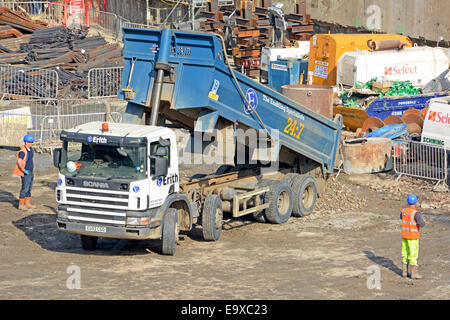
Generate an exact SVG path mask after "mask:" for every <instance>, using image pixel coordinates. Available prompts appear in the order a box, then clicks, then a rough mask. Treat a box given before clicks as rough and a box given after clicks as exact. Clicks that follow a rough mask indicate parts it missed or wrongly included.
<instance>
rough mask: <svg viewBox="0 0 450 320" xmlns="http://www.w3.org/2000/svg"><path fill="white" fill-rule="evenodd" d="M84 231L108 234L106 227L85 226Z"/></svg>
mask: <svg viewBox="0 0 450 320" xmlns="http://www.w3.org/2000/svg"><path fill="white" fill-rule="evenodd" d="M84 230H86V231H89V232H100V233H106V227H99V226H85V227H84Z"/></svg>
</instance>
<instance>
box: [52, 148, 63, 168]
mask: <svg viewBox="0 0 450 320" xmlns="http://www.w3.org/2000/svg"><path fill="white" fill-rule="evenodd" d="M60 163H61V148H56V149H55V150H53V165H54V166H55V167H57V168H58V169H59V164H60Z"/></svg>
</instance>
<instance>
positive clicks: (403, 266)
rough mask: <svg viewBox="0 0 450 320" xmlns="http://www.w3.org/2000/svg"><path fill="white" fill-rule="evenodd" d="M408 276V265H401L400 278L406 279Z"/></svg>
mask: <svg viewBox="0 0 450 320" xmlns="http://www.w3.org/2000/svg"><path fill="white" fill-rule="evenodd" d="M407 276H408V264H407V263H404V262H403V263H402V277H403V278H406V277H407Z"/></svg>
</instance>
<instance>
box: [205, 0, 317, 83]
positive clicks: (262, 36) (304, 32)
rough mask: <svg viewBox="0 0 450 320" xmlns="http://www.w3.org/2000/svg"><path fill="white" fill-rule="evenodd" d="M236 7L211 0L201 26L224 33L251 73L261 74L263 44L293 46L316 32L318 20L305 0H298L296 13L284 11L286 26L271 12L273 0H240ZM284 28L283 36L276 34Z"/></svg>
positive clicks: (240, 65) (239, 61)
mask: <svg viewBox="0 0 450 320" xmlns="http://www.w3.org/2000/svg"><path fill="white" fill-rule="evenodd" d="M236 7H237V10H235V11H230V10H228V9H226V8H223V7H222V8H221V7H219V6H218V0H209V2H207V8H206V10H204V11H202V12H201V19H200V28H201V29H202V30H205V31H212V32H216V33H218V34H220V35H222V36H223V37H224V39H225V44H226V46H227V53H228V54H229V55H232V56H233V58H234V64H235V67H236V69H238V70H240V71H242V72H243V73H245V74H246V75H248V76H250V77H258V76H259V67H260V56H261V48H262V47H284V46H291V45H293V43H294V42H295V41H297V40H309V39H310V37H311V35H312V34H313V30H314V23H313V21H312V20H311V17H310V15H309V14H306V1H305V0H296V6H295V12H294V13H290V14H283V19H284V23H283V25H282V26H280V25H279V24H278V22H275V19H274V18H273V15H272V14H271V12H270V9H271V8H272V0H253V1H251V0H240V2H239V3H238V4H237V6H236ZM280 28H281V30H282V31H281V32H283V36H282V37H276V36H275V32H276V31H277V30H280ZM284 29H285V30H284ZM280 38H281V39H282V41H280Z"/></svg>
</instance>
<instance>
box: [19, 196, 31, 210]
mask: <svg viewBox="0 0 450 320" xmlns="http://www.w3.org/2000/svg"><path fill="white" fill-rule="evenodd" d="M17 209H19V210H28V207H27V206H26V205H25V199H24V198H20V199H19V207H18V208H17Z"/></svg>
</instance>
